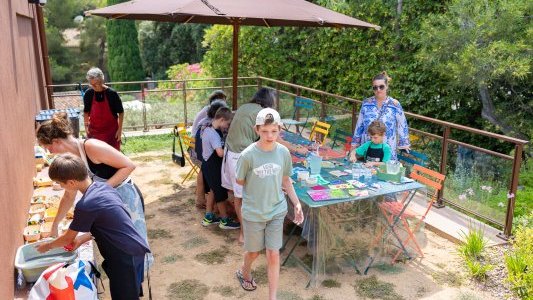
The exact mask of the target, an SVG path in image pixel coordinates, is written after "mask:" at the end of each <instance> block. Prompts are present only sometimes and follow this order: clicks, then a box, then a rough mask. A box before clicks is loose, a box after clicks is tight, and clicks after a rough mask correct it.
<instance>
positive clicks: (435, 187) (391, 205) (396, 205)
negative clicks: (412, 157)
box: [375, 165, 446, 263]
mask: <svg viewBox="0 0 533 300" xmlns="http://www.w3.org/2000/svg"><path fill="white" fill-rule="evenodd" d="M410 177H411V179H414V180H416V181H418V182H419V183H422V184H424V185H426V186H427V187H428V189H429V190H428V195H429V197H430V200H429V201H428V204H427V207H426V209H425V211H424V212H423V213H422V214H420V213H417V212H415V211H413V210H412V209H409V208H406V209H405V210H404V209H403V208H404V203H405V200H406V199H407V196H408V195H407V194H405V196H404V197H403V199H402V200H400V201H392V202H382V203H380V204H379V208H380V210H381V212H382V213H383V215H384V216H385V218H386V219H387V222H388V225H389V226H392V224H393V222H395V219H399V220H400V222H401V223H402V225H403V227H404V228H405V230H406V232H407V234H408V236H407V237H406V238H405V240H403V242H402V244H403V245H404V246H406V245H407V244H408V243H409V242H411V243H413V245H414V246H415V249H416V251H417V252H418V253H419V254H420V256H421V257H424V253H423V252H422V249H421V248H420V245H419V244H418V242H417V240H416V237H415V235H414V232H417V231H418V229H419V228H420V226H421V225H422V223H423V222H424V219H425V218H426V216H427V214H428V212H429V210H430V209H431V207H432V206H433V203H434V202H435V201H436V200H437V197H438V192H439V191H440V190H441V189H442V187H443V184H444V180H445V178H446V176H445V175H443V174H440V173H439V172H436V171H433V170H430V169H428V168H425V167H422V166H419V165H414V166H413V171H412V172H411V175H410ZM402 210H403V213H401V212H402ZM409 219H414V220H416V221H415V222H416V224H415V226H414V229H413V230H411V227H410V226H409V222H408V220H409ZM392 230H394V228H392ZM383 232H384V230H382V232H381V234H380V235H378V237H377V238H376V239H375V242H377V241H378V240H379V238H381V235H382V234H383ZM401 252H402V249H399V250H398V251H397V252H396V254H395V255H394V257H393V258H392V263H394V262H395V261H396V259H397V258H398V256H399V255H400V254H401Z"/></svg>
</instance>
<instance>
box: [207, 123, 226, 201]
mask: <svg viewBox="0 0 533 300" xmlns="http://www.w3.org/2000/svg"><path fill="white" fill-rule="evenodd" d="M215 131H216V132H217V133H218V135H219V136H220V138H221V139H222V138H223V133H222V131H221V130H219V129H215ZM201 169H202V174H203V175H204V179H205V180H206V181H207V185H209V188H210V189H211V190H212V191H213V194H214V196H215V202H217V203H218V202H221V201H225V200H226V199H228V191H227V190H226V189H225V188H223V187H222V178H221V169H222V157H220V156H218V154H217V152H216V150H215V151H213V153H211V156H209V158H208V159H207V160H206V161H204V162H202V166H201Z"/></svg>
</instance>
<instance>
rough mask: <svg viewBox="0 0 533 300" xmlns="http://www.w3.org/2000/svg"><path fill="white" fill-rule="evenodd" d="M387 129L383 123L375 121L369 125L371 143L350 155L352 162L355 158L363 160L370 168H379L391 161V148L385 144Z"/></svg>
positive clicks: (363, 145)
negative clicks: (378, 166)
mask: <svg viewBox="0 0 533 300" xmlns="http://www.w3.org/2000/svg"><path fill="white" fill-rule="evenodd" d="M385 131H387V127H386V126H385V124H383V122H381V121H378V120H376V121H373V122H372V123H370V125H368V135H369V136H370V141H368V142H366V143H364V144H362V145H361V146H359V147H357V149H356V150H355V151H354V152H352V153H351V154H350V160H351V161H355V156H356V155H357V158H359V159H362V160H364V161H365V162H366V164H367V165H369V166H377V165H380V164H382V163H384V162H387V161H389V160H390V159H391V153H392V152H391V147H390V146H389V145H388V144H387V143H384V142H383V139H384V137H385Z"/></svg>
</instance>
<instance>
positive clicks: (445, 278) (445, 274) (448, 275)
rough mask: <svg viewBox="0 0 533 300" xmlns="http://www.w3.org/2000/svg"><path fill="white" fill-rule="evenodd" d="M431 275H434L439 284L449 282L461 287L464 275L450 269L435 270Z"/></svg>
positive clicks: (453, 285)
mask: <svg viewBox="0 0 533 300" xmlns="http://www.w3.org/2000/svg"><path fill="white" fill-rule="evenodd" d="M431 277H433V279H434V280H435V281H436V282H437V283H438V284H447V285H449V286H452V287H460V286H461V285H462V284H463V277H462V276H461V275H460V274H459V273H456V272H452V271H449V270H444V271H442V272H434V273H432V274H431Z"/></svg>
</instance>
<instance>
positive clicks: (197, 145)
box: [194, 127, 205, 163]
mask: <svg viewBox="0 0 533 300" xmlns="http://www.w3.org/2000/svg"><path fill="white" fill-rule="evenodd" d="M204 129H205V127H203V128H202V127H199V128H198V130H197V131H196V136H195V137H194V151H195V152H196V159H198V160H199V161H201V162H202V163H204V162H205V161H204V157H203V155H202V149H203V147H202V132H203V131H204Z"/></svg>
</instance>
